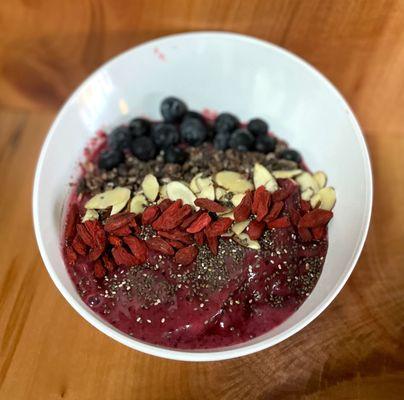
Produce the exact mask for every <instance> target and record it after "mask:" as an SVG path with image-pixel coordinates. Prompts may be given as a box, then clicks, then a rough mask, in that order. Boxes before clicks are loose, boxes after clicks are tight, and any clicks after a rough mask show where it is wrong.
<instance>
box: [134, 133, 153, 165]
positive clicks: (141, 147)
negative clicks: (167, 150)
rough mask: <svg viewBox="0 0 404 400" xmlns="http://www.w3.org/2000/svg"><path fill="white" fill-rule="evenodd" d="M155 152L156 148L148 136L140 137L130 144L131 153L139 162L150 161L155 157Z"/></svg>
mask: <svg viewBox="0 0 404 400" xmlns="http://www.w3.org/2000/svg"><path fill="white" fill-rule="evenodd" d="M156 152H157V150H156V146H155V144H154V143H153V140H151V139H150V138H149V137H148V136H141V137H139V138H136V139H135V140H134V141H133V142H132V153H133V155H134V156H135V157H137V158H138V159H139V160H142V161H149V160H152V159H153V158H154V157H155V156H156Z"/></svg>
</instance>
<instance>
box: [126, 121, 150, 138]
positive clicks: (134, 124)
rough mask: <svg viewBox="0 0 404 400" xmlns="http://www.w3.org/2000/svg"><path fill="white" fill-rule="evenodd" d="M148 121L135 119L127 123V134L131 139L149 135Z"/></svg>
mask: <svg viewBox="0 0 404 400" xmlns="http://www.w3.org/2000/svg"><path fill="white" fill-rule="evenodd" d="M150 126H151V124H150V121H148V120H147V119H144V118H135V119H132V121H130V122H129V132H130V134H131V136H132V138H133V139H134V138H137V137H140V136H148V135H149V133H150Z"/></svg>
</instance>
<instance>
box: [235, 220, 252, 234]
mask: <svg viewBox="0 0 404 400" xmlns="http://www.w3.org/2000/svg"><path fill="white" fill-rule="evenodd" d="M249 223H250V221H249V220H248V219H247V220H246V221H241V222H236V223H235V224H233V225H232V226H231V230H232V231H233V232H234V233H235V234H236V235H240V233H241V232H243V231H244V229H245V228H247V226H248V224H249Z"/></svg>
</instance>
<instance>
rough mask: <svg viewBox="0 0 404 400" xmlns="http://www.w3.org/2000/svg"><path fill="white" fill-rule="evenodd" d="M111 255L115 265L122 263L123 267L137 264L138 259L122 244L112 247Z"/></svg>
mask: <svg viewBox="0 0 404 400" xmlns="http://www.w3.org/2000/svg"><path fill="white" fill-rule="evenodd" d="M112 257H114V260H115V262H116V264H117V265H122V266H124V267H130V266H132V265H137V264H139V261H138V259H137V258H136V257H135V256H134V255H133V254H131V253H129V252H128V251H127V250H125V249H124V248H123V247H122V246H118V247H114V248H113V249H112Z"/></svg>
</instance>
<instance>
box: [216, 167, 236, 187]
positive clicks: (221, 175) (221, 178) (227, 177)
mask: <svg viewBox="0 0 404 400" xmlns="http://www.w3.org/2000/svg"><path fill="white" fill-rule="evenodd" d="M242 178H243V175H241V174H239V173H238V172H234V171H220V172H218V173H217V174H216V175H215V177H214V179H215V182H216V183H217V184H218V185H219V186H223V187H224V188H227V187H228V186H229V184H231V182H232V181H235V180H237V179H242Z"/></svg>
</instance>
